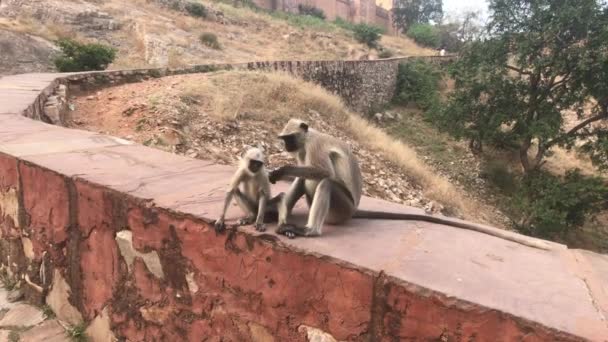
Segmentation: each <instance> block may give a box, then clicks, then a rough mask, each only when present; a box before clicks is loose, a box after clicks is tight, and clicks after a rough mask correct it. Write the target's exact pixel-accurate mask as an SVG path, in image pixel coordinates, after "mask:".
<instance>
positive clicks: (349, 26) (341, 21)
mask: <svg viewBox="0 0 608 342" xmlns="http://www.w3.org/2000/svg"><path fill="white" fill-rule="evenodd" d="M334 25H336V26H338V27H341V28H343V29H345V30H349V31H354V30H355V26H356V25H355V24H353V23H351V22H350V21H346V20H344V19H342V18H340V17H336V19H334Z"/></svg>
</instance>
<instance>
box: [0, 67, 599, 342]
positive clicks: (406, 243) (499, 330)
mask: <svg viewBox="0 0 608 342" xmlns="http://www.w3.org/2000/svg"><path fill="white" fill-rule="evenodd" d="M395 62H396V61H393V62H391V61H380V62H364V63H365V64H369V65H370V67H371V66H372V65H373V63H395ZM319 63H320V64H319V65H324V63H325V62H319ZM344 63H346V64H348V63H349V62H344ZM359 63H360V62H359ZM289 65H291V68H292V70H293V69H294V66H295V67H296V69H297V70H303V69H298V67H297V66H298V64H297V63H295V64H293V63H288V64H283V66H281V64H276V63H271V64H244V65H243V67H244V68H250V66H251V68H257V69H259V68H275V67H276V68H277V69H278V68H289ZM358 65H359V66H357V68H358V67H360V66H361V65H363V64H358ZM326 66H327V65H326ZM300 67H302V66H300ZM194 68H196V67H194ZM302 68H308V66H307V67H302ZM157 70H158V69H157ZM189 70H190V71H195V72H204V71H209V70H207V69H205V70H201V69H189ZM176 72H179V73H182V72H185V71H183V70H181V71H171V70H167V71H166V73H163V71H162V70H159V71H152V70H148V71H111V72H98V73H79V74H64V75H56V74H28V75H16V76H9V77H3V78H0V232H1V234H2V240H0V264H1V265H2V272H3V273H4V275H5V276H6V277H7V278H10V279H14V280H17V281H18V283H19V285H20V286H21V288H22V289H24V291H25V292H26V297H27V298H28V300H29V301H31V302H34V303H37V304H43V303H46V304H47V305H49V306H50V307H51V308H52V309H53V311H54V312H55V313H56V314H57V316H58V318H60V319H61V320H64V321H66V322H68V323H70V324H78V323H80V322H84V323H85V324H86V325H87V327H88V328H87V333H88V334H89V335H90V337H92V340H93V341H104V342H106V341H113V340H116V339H118V340H121V341H124V340H129V341H201V340H206V341H220V340H221V341H277V342H278V341H306V340H307V339H311V338H312V337H311V336H313V335H315V334H317V335H320V334H329V335H331V336H333V338H335V339H337V340H347V341H414V340H415V341H461V340H466V341H582V340H593V341H606V337H608V324H607V323H606V317H608V293H607V290H606V284H607V283H608V257H606V256H603V255H599V254H595V253H591V252H587V251H582V250H570V249H567V248H566V247H565V246H563V245H559V244H556V243H551V242H545V243H546V244H547V245H548V246H550V247H551V250H549V251H546V250H537V249H534V248H530V247H525V246H522V245H519V244H516V243H513V242H509V241H505V240H501V239H498V238H495V237H492V236H489V235H484V234H480V233H475V232H471V231H465V230H461V229H456V228H452V227H447V226H440V225H435V224H430V223H424V222H417V221H406V222H399V221H382V220H375V221H371V220H353V221H351V222H350V223H349V224H347V225H345V226H340V227H334V226H327V227H325V229H324V235H323V236H322V237H319V238H311V239H295V240H288V239H284V238H283V237H279V236H276V235H274V234H273V233H272V231H273V228H272V227H270V228H269V232H268V233H265V234H261V233H257V232H255V231H254V230H253V229H251V227H239V228H234V229H229V230H228V232H227V233H225V234H216V233H215V231H214V230H213V226H212V224H211V223H212V221H213V219H215V218H216V217H217V215H218V214H219V212H220V209H221V206H222V202H223V195H224V189H225V186H226V184H227V183H228V181H229V179H230V176H231V173H232V172H233V169H232V168H231V167H228V166H219V165H214V164H212V163H211V162H208V161H204V160H195V159H190V158H186V157H181V156H177V155H173V154H170V153H166V152H163V151H159V150H156V149H152V148H148V147H145V146H141V145H137V144H133V143H131V142H129V141H125V140H122V139H118V138H114V137H111V136H107V135H103V134H98V133H94V132H86V131H80V130H72V129H66V128H63V127H59V126H57V125H49V124H46V123H44V122H41V121H37V120H32V119H30V118H34V119H36V118H39V119H40V118H42V119H45V120H48V117H46V115H47V114H45V105H47V104H49V102H51V103H52V102H53V101H58V103H60V102H61V101H60V100H57V99H55V100H52V101H49V97H52V96H57V95H59V97H60V95H61V93H62V92H64V91H67V89H70V88H71V87H84V88H87V87H90V86H98V85H99V82H101V83H106V84H117V83H121V82H132V81H137V80H143V79H146V78H148V77H158V76H162V75H165V74H172V73H176ZM151 73H152V74H151ZM155 73H158V74H155ZM62 86H63V87H62ZM54 94H55V95H54ZM47 107H49V106H47ZM47 111H48V109H47ZM24 116H28V117H29V118H26V117H24ZM286 186H287V185H286V184H281V185H279V186H278V187H277V188H276V189H274V191H281V190H284V189H285V187H286ZM362 207H363V208H364V209H371V210H378V209H380V208H381V209H383V210H389V211H394V212H411V213H417V214H422V215H424V213H423V212H421V211H420V210H418V209H414V208H408V207H403V206H400V205H395V204H391V203H388V202H384V201H380V200H374V199H371V198H364V199H363V200H362ZM305 213H306V208H305V207H304V205H303V204H302V203H300V204H298V206H297V207H296V219H298V220H302V219H303V218H305ZM239 215H241V213H240V212H239V211H238V210H237V209H235V208H234V207H232V208H231V209H230V211H229V214H228V218H229V221H230V222H234V220H235V219H236V218H238V217H239ZM1 328H2V327H1V326H0V329H1ZM307 336H308V337H307ZM327 338H328V339H327V340H328V341H331V339H329V337H327Z"/></svg>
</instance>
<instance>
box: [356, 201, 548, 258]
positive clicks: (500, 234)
mask: <svg viewBox="0 0 608 342" xmlns="http://www.w3.org/2000/svg"><path fill="white" fill-rule="evenodd" d="M352 218H363V219H380V220H404V221H423V222H430V223H436V224H442V225H446V226H451V227H456V228H461V229H467V230H472V231H476V232H479V233H483V234H487V235H491V236H494V237H497V238H500V239H503V240H508V241H512V242H516V243H519V244H521V245H524V246H528V247H532V248H538V249H542V250H545V251H550V250H553V248H552V246H551V245H549V244H548V243H544V242H542V241H540V240H531V239H528V238H526V237H524V236H519V235H517V234H515V233H512V232H509V231H506V230H501V229H498V228H490V227H485V226H482V225H478V224H474V223H467V222H460V221H456V220H450V219H444V218H441V217H438V216H431V215H423V214H403V213H386V212H381V211H369V210H357V211H356V212H355V213H354V214H353V216H352Z"/></svg>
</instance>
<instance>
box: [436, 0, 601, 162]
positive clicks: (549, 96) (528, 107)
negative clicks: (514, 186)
mask: <svg viewBox="0 0 608 342" xmlns="http://www.w3.org/2000/svg"><path fill="white" fill-rule="evenodd" d="M601 6H602V4H601V3H600V2H599V0H537V1H533V2H531V1H529V0H491V1H490V9H491V10H492V11H493V18H492V20H491V22H490V24H489V25H488V32H489V37H487V38H485V39H483V40H480V41H476V42H473V43H471V44H470V46H468V47H467V48H466V49H465V50H464V51H463V53H462V56H461V59H460V60H459V61H458V62H456V63H455V65H454V66H453V70H452V76H453V77H454V79H455V81H456V90H455V91H454V92H453V93H452V94H451V96H450V101H449V103H448V106H447V108H446V110H444V111H442V112H440V113H438V114H437V117H436V119H438V121H439V123H440V124H442V126H443V127H444V128H445V129H447V130H449V131H451V132H452V133H454V134H455V135H456V136H457V137H462V138H467V139H469V141H470V146H471V147H472V149H473V150H475V151H480V150H481V148H482V146H483V144H484V143H488V142H489V143H494V144H499V145H501V146H503V147H512V148H515V149H517V150H518V151H519V158H520V161H521V164H522V167H523V169H524V171H525V172H527V173H529V172H531V171H534V170H536V169H538V168H539V167H540V166H541V165H542V163H543V160H544V158H545V157H546V156H548V155H549V154H550V153H551V151H550V150H551V148H552V147H554V146H558V145H559V146H563V147H566V148H573V147H574V144H575V142H576V141H584V142H585V145H584V148H583V151H585V152H587V153H589V154H590V155H591V157H592V159H593V160H594V161H595V162H596V163H597V164H598V166H601V167H606V166H607V164H606V162H607V161H608V149H607V147H608V129H607V128H606V125H604V126H600V125H596V124H597V123H598V122H601V121H603V122H606V121H608V86H607V85H606V81H605V80H606V79H607V78H606V76H608V51H607V48H606V42H607V41H608V40H607V31H608V14H607V13H606V10H605V9H603V8H602V7H601ZM586 107H587V108H588V107H592V108H591V110H585V109H586ZM566 112H571V113H576V115H577V116H578V119H579V123H578V124H575V125H574V126H568V125H567V123H566V120H565V113H566Z"/></svg>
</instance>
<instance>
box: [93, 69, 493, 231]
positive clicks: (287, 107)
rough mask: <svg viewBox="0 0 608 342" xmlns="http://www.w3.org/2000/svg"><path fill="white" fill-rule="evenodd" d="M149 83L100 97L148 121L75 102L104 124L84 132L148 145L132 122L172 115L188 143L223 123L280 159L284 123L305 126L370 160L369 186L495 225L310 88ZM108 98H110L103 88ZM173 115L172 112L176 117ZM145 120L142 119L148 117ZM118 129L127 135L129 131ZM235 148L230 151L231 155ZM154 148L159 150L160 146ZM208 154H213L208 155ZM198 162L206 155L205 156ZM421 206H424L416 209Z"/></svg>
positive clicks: (285, 81) (280, 80)
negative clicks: (379, 177) (121, 99)
mask: <svg viewBox="0 0 608 342" xmlns="http://www.w3.org/2000/svg"><path fill="white" fill-rule="evenodd" d="M154 82H159V84H158V85H157V86H155V87H154V89H150V90H140V89H138V88H137V87H138V86H140V87H144V86H146V84H145V83H144V84H140V85H129V86H128V87H129V88H128V89H129V90H127V89H126V88H125V89H123V88H121V89H120V90H117V91H115V92H114V93H113V94H111V95H108V96H109V98H114V97H115V96H116V95H115V94H116V93H119V92H121V93H122V92H127V91H128V92H130V93H132V94H138V95H139V98H131V99H130V101H135V102H142V101H144V102H145V101H147V102H148V103H151V105H150V106H149V107H151V108H152V112H153V113H152V115H154V117H145V118H142V117H138V115H133V116H131V117H128V118H125V117H124V115H121V112H122V111H124V108H123V107H119V108H117V107H116V104H114V103H108V104H107V106H108V107H109V110H104V109H103V108H98V107H97V105H96V104H91V103H90V101H86V100H82V103H83V105H86V106H89V105H90V106H91V107H95V110H96V111H98V113H99V115H101V116H106V119H103V120H102V118H101V117H100V118H98V119H97V123H96V125H88V128H89V129H93V130H101V131H106V132H109V133H111V134H116V135H119V136H128V135H132V134H135V135H137V134H140V135H141V137H140V138H139V139H140V141H150V140H151V139H152V134H153V131H154V130H155V129H156V128H155V127H147V126H146V127H145V128H140V129H139V133H133V126H134V125H136V124H137V123H136V122H143V121H144V120H145V121H146V122H150V121H151V122H157V121H160V120H161V117H162V116H165V113H171V112H175V114H173V116H172V118H171V119H170V120H169V121H171V120H173V121H179V122H186V123H187V124H186V125H191V126H193V127H189V128H188V129H182V128H180V129H182V130H183V131H189V132H190V133H188V135H190V136H194V135H197V134H199V135H206V134H208V132H209V131H210V130H214V129H215V128H211V126H212V124H210V122H209V120H207V119H205V120H202V119H201V118H202V117H203V116H204V117H209V118H210V119H212V120H211V121H213V120H215V121H219V122H224V123H225V125H228V126H229V125H232V124H234V123H236V124H237V125H239V126H240V127H250V129H251V130H253V131H255V130H258V131H259V130H262V129H263V130H264V131H265V133H263V134H260V135H255V134H257V133H252V134H254V135H253V136H252V138H251V139H253V140H256V139H259V140H261V141H262V140H263V141H264V142H265V143H266V144H267V146H270V151H269V153H274V154H275V155H276V154H278V155H280V145H279V144H278V142H277V141H276V139H275V138H274V136H275V134H276V133H277V132H278V131H279V130H280V129H281V127H282V125H284V123H285V122H286V121H287V120H288V119H289V118H291V117H300V118H303V119H306V120H309V121H311V124H312V126H313V127H315V128H317V129H319V130H321V131H324V132H328V133H330V134H333V135H336V136H338V137H340V138H342V139H345V140H347V141H351V142H352V144H354V145H355V146H354V147H355V148H356V149H358V150H359V152H358V153H359V155H360V156H361V157H362V158H364V161H365V162H366V163H369V161H370V159H372V160H377V161H378V162H379V163H380V164H379V165H378V166H379V168H377V169H376V170H373V169H372V170H370V169H369V165H364V175H365V177H367V178H366V179H368V180H375V178H376V177H375V174H378V173H379V172H382V173H385V175H384V176H383V177H384V178H385V179H386V178H396V179H404V181H405V183H404V184H415V185H413V186H414V188H415V189H420V188H421V189H422V193H423V197H424V198H426V200H425V201H428V199H431V200H434V201H436V202H438V203H440V204H442V205H443V206H445V207H446V208H447V209H448V210H447V212H448V213H453V214H457V215H459V216H463V217H465V218H468V219H471V220H475V221H482V222H485V223H490V224H495V225H498V223H497V222H488V220H487V219H486V218H485V217H484V216H483V215H480V210H479V205H480V204H477V203H476V201H474V200H472V199H470V198H467V197H466V196H465V195H464V192H462V191H461V190H460V189H458V188H456V187H455V186H453V185H452V184H450V183H449V182H448V180H446V179H444V178H442V177H441V176H439V175H437V174H436V173H435V172H434V171H433V170H432V169H431V168H429V167H428V166H427V165H425V163H424V161H422V160H421V159H420V158H419V157H418V156H417V154H416V152H415V151H414V150H413V149H412V148H410V147H409V146H407V145H405V144H404V143H402V142H399V141H396V140H394V139H393V138H391V137H390V136H389V135H388V134H386V133H385V132H384V131H383V130H381V129H380V128H378V127H375V126H373V125H371V124H370V123H369V122H367V121H366V120H365V119H363V118H361V117H360V116H359V115H357V114H356V113H353V112H351V111H349V110H348V109H347V108H346V107H345V105H344V104H343V103H342V101H341V100H340V99H339V98H338V97H337V96H335V95H333V94H330V93H329V92H328V91H326V90H325V89H323V88H321V87H320V86H318V85H315V84H312V83H308V82H305V81H303V80H300V79H295V78H293V77H291V76H288V75H286V74H281V73H262V72H246V71H221V72H216V73H212V74H205V75H184V76H179V77H168V78H165V79H160V80H158V81H154ZM108 91H109V92H111V88H110V89H108ZM103 96H106V95H103ZM136 96H137V95H136ZM141 97H147V98H146V99H142V98H141ZM113 101H114V102H116V101H118V100H113ZM184 103H185V104H187V105H186V106H187V107H188V109H186V110H182V109H179V108H181V106H184ZM127 107H128V105H127ZM140 107H141V105H136V108H140ZM176 108H178V109H177V110H176ZM81 110H82V112H81V116H82V118H83V119H84V120H90V119H91V116H95V115H92V113H90V112H89V113H85V111H86V108H84V109H81ZM183 113H188V114H187V115H188V117H187V118H185V119H184V118H183V117H181V118H180V115H184V114H183ZM111 115H115V116H116V117H117V118H118V120H119V122H117V123H116V124H115V127H114V128H112V127H109V125H111V122H112V119H111V118H110V117H109V116H111ZM146 115H148V116H149V115H150V114H146ZM87 117H88V118H87ZM126 127H130V130H129V129H127V128H126ZM220 129H222V128H220ZM246 129H247V128H246ZM231 134H234V133H232V132H222V133H221V135H220V136H219V137H217V138H214V139H216V142H217V141H218V140H227V141H232V140H231V139H234V137H231V136H230V135H231ZM237 135H239V133H237ZM188 139H190V138H188ZM188 139H186V140H188ZM236 139H237V140H238V139H243V137H237V138H236ZM232 142H233V144H232V146H230V147H231V148H229V149H228V151H221V152H213V153H212V154H213V155H216V156H217V159H219V160H221V161H223V162H230V159H231V158H225V155H226V154H235V155H236V152H234V151H238V150H239V149H241V148H242V147H241V146H239V144H240V142H239V141H232ZM209 143H210V144H211V145H213V144H214V142H213V140H211V141H209V140H208V141H207V142H206V143H205V144H209ZM234 143H236V144H234ZM244 143H248V144H255V143H256V141H244ZM215 144H217V143H215ZM235 145H236V147H234V146H235ZM273 146H278V147H273ZM161 148H163V147H162V146H161ZM210 150H213V148H211V149H210ZM205 154H206V155H207V156H209V155H210V153H207V152H206V153H205ZM222 154H224V157H222V156H221V155H222ZM269 160H270V161H271V163H275V164H276V163H277V162H279V161H281V160H280V158H279V160H277V157H275V156H273V155H270V157H269ZM362 161H363V160H362ZM275 166H276V165H275ZM366 168H367V169H366ZM380 183H382V182H380ZM381 185H382V184H374V183H371V185H369V188H370V189H368V190H369V191H368V192H367V193H368V194H371V195H374V196H379V197H383V198H385V199H389V200H391V199H392V200H395V199H394V197H391V196H388V197H387V196H385V194H384V190H383V188H382V186H381ZM391 188H393V187H391ZM395 190H396V193H400V195H399V197H400V198H401V200H399V201H403V200H404V199H405V198H407V195H408V194H407V193H408V192H411V191H412V190H413V189H412V186H411V185H410V186H409V187H406V188H401V189H395ZM400 190H402V192H400ZM404 203H408V202H404ZM421 205H424V201H423V202H422V203H421Z"/></svg>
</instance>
